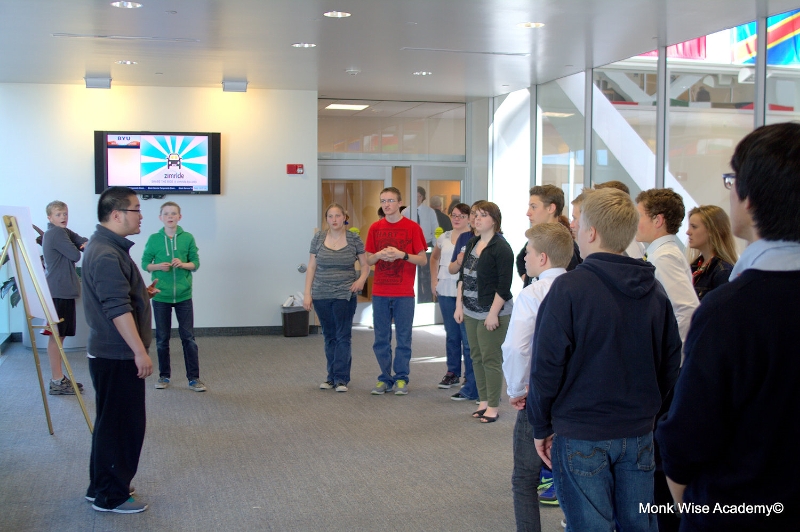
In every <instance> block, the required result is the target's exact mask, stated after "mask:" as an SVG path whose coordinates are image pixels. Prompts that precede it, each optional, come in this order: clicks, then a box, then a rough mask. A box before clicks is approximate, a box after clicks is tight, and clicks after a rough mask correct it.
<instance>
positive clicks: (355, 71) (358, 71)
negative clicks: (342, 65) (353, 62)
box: [345, 68, 361, 76]
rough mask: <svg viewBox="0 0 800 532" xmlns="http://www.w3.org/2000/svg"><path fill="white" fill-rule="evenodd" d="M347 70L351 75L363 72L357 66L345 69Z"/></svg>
mask: <svg viewBox="0 0 800 532" xmlns="http://www.w3.org/2000/svg"><path fill="white" fill-rule="evenodd" d="M345 72H347V73H348V74H350V75H351V76H357V75H359V74H361V71H360V70H359V69H357V68H348V69H347V70H345Z"/></svg>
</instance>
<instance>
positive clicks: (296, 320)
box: [281, 307, 308, 336]
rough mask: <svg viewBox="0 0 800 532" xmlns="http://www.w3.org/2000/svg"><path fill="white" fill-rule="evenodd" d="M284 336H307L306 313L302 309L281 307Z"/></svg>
mask: <svg viewBox="0 0 800 532" xmlns="http://www.w3.org/2000/svg"><path fill="white" fill-rule="evenodd" d="M281 316H282V317H283V335H284V336H308V311H307V310H306V309H304V308H303V307H281Z"/></svg>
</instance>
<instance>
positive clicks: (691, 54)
mask: <svg viewBox="0 0 800 532" xmlns="http://www.w3.org/2000/svg"><path fill="white" fill-rule="evenodd" d="M641 57H658V50H653V51H652V52H647V53H646V54H641ZM667 57H672V58H676V59H705V58H706V38H705V37H698V38H697V39H692V40H690V41H686V42H681V43H678V44H673V45H672V46H667Z"/></svg>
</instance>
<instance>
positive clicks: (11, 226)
mask: <svg viewBox="0 0 800 532" xmlns="http://www.w3.org/2000/svg"><path fill="white" fill-rule="evenodd" d="M3 224H4V225H5V227H6V231H7V232H8V239H7V240H6V243H5V245H4V246H3V252H2V254H0V264H2V263H3V261H4V260H5V258H6V255H8V250H9V249H11V250H12V251H13V253H14V265H15V266H16V269H17V277H16V281H17V288H18V289H19V293H20V295H21V296H22V302H23V304H24V305H25V318H26V321H27V324H28V332H29V334H30V338H31V348H32V349H33V359H34V361H35V362H36V373H37V375H38V377H39V388H40V389H41V391H42V403H43V404H44V413H45V416H46V417H47V428H48V429H49V431H50V434H51V435H52V434H54V432H53V422H52V420H51V419H50V407H49V406H48V404H47V391H46V390H45V386H44V379H43V378H42V367H41V363H40V361H39V351H38V349H37V348H36V335H35V334H34V333H33V330H34V329H48V330H49V331H50V334H52V335H53V338H54V339H55V341H56V344H57V345H58V350H59V352H60V353H61V360H62V361H63V362H64V367H65V368H66V370H67V376H68V377H69V380H70V382H71V383H72V387H73V389H74V390H75V395H76V396H77V398H78V403H80V405H81V410H82V411H83V417H84V418H85V419H86V425H88V427H89V432H90V433H91V432H92V431H93V430H94V429H93V427H92V421H91V420H90V419H89V413H88V412H87V411H86V405H85V404H84V402H83V397H81V393H80V390H78V385H77V383H76V382H75V377H74V376H73V375H72V368H71V367H70V365H69V361H68V360H67V355H66V354H65V353H64V346H63V345H61V338H59V336H58V325H57V322H56V321H54V320H53V316H52V315H51V314H50V311H49V310H48V308H47V304H46V303H45V299H44V293H43V292H42V289H41V287H40V286H39V283H38V282H37V281H36V275H35V274H34V271H33V266H32V264H33V263H32V262H31V258H30V255H28V252H27V250H26V249H25V242H24V240H23V239H22V233H21V232H20V230H19V226H18V225H17V219H16V217H14V216H3ZM20 257H21V259H22V260H20ZM23 263H24V264H25V266H26V267H27V269H28V274H29V275H30V279H31V281H32V283H33V288H34V289H35V291H36V295H37V297H38V298H39V302H40V303H41V306H42V308H43V309H44V314H45V319H46V321H47V325H33V316H32V314H31V310H30V305H29V303H28V294H27V292H26V287H25V281H24V280H23V276H22V267H21V264H23Z"/></svg>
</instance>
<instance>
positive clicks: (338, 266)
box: [309, 231, 364, 299]
mask: <svg viewBox="0 0 800 532" xmlns="http://www.w3.org/2000/svg"><path fill="white" fill-rule="evenodd" d="M345 234H346V239H347V245H345V247H343V248H342V249H330V248H328V247H327V246H325V237H326V236H327V235H328V232H327V231H320V232H319V233H317V234H316V235H314V238H312V239H311V247H310V249H309V253H311V254H312V255H315V256H316V259H317V271H316V272H315V273H314V282H313V283H312V284H311V297H312V298H313V299H350V298H351V297H352V296H353V293H352V292H351V291H350V286H351V285H352V284H353V282H355V280H356V279H358V272H357V271H356V268H355V262H356V261H357V260H358V256H359V255H363V254H364V243H363V242H362V241H361V237H359V236H358V235H357V234H355V233H353V232H350V231H346V232H345Z"/></svg>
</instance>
